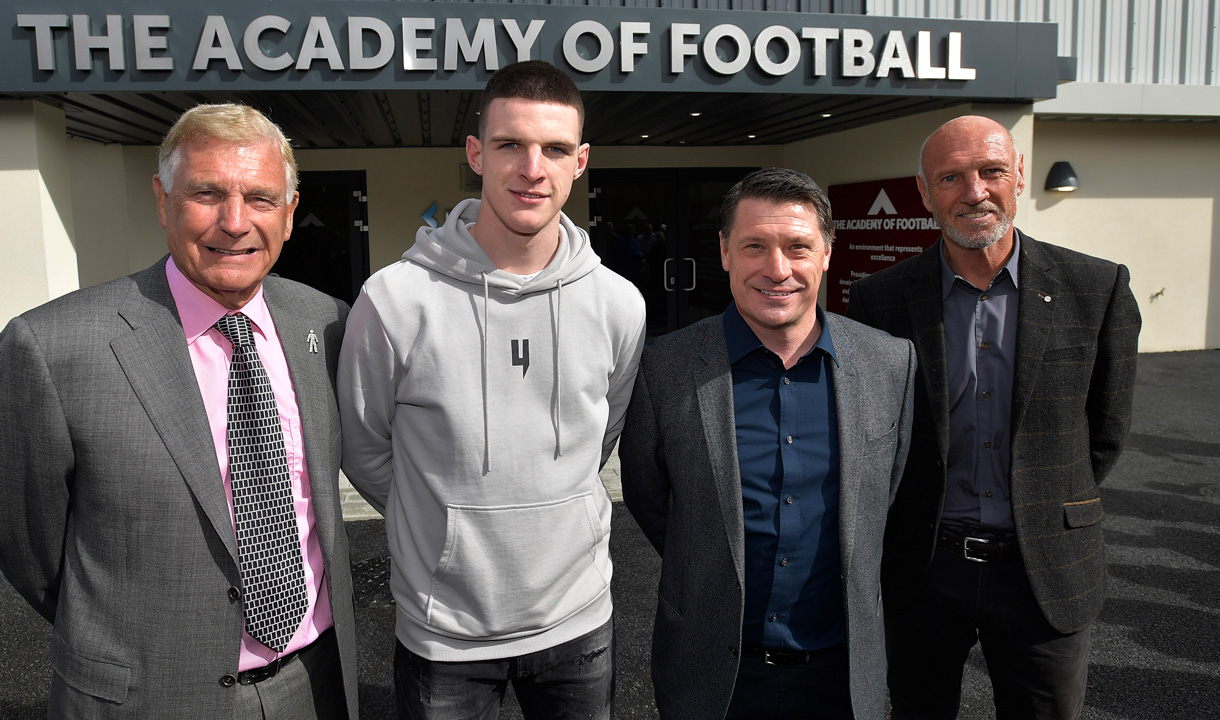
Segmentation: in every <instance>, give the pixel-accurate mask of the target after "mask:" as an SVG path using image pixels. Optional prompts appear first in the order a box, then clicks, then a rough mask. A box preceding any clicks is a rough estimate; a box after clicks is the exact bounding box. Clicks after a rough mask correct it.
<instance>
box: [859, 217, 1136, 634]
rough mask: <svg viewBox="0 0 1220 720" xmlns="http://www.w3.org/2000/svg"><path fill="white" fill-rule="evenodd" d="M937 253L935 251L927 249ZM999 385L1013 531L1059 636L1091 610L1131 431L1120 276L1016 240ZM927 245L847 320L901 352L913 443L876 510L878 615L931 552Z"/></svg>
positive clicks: (943, 442)
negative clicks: (1006, 405)
mask: <svg viewBox="0 0 1220 720" xmlns="http://www.w3.org/2000/svg"><path fill="white" fill-rule="evenodd" d="M941 242H943V240H942V241H941ZM1018 263H1019V265H1018V267H1019V273H1020V282H1021V287H1020V290H1019V295H1018V297H1019V299H1018V306H1017V307H1018V310H1017V357H1016V368H1015V369H1014V373H1013V388H1012V420H1011V422H1012V465H1011V470H1010V482H1011V486H1010V489H1011V499H1012V513H1013V521H1014V523H1015V525H1016V531H1017V540H1018V544H1019V546H1020V548H1021V557H1022V559H1023V560H1024V561H1025V571H1026V574H1027V575H1028V577H1029V582H1030V585H1031V586H1032V587H1033V590H1034V596H1035V597H1036V598H1037V599H1038V604H1039V605H1040V606H1041V608H1042V612H1043V614H1044V615H1045V616H1046V619H1047V620H1048V621H1049V622H1050V624H1051V625H1052V626H1053V627H1054V628H1055V629H1056V630H1058V631H1059V632H1064V633H1067V632H1073V631H1075V630H1079V629H1081V628H1083V627H1085V626H1086V625H1088V624H1089V623H1091V622H1092V621H1093V620H1094V619H1095V618H1096V617H1097V615H1098V613H1100V612H1101V606H1102V601H1103V600H1104V599H1105V574H1106V566H1105V556H1104V553H1103V552H1102V536H1101V521H1102V518H1103V517H1104V516H1105V514H1104V513H1103V511H1102V505H1101V496H1100V495H1099V494H1098V490H1097V485H1098V484H1099V483H1100V482H1101V481H1102V480H1103V479H1104V478H1105V476H1106V473H1108V472H1109V471H1110V469H1111V468H1112V467H1114V463H1115V462H1116V461H1117V460H1118V456H1119V453H1120V452H1121V450H1122V446H1123V442H1124V440H1125V439H1126V437H1127V430H1128V428H1129V427H1130V424H1131V399H1132V392H1133V390H1134V388H1135V357H1136V349H1137V345H1138V339H1139V330H1140V313H1139V307H1138V306H1137V305H1136V303H1135V298H1134V296H1132V294H1131V289H1130V287H1128V285H1129V282H1130V274H1129V273H1128V272H1127V268H1125V267H1123V266H1122V265H1115V264H1114V263H1112V262H1108V261H1106V260H1100V259H1098V258H1095V257H1090V256H1088V255H1082V254H1080V253H1077V252H1073V251H1071V250H1067V249H1064V248H1061V247H1056V246H1054V245H1047V244H1045V243H1040V242H1038V241H1037V240H1035V239H1033V238H1031V237H1029V236H1028V235H1025V234H1024V233H1022V234H1021V257H1020V258H1019V259H1018ZM941 292H942V291H941V282H940V243H939V242H938V243H937V244H935V245H933V246H932V247H931V248H929V249H928V250H926V251H924V252H923V253H921V254H920V255H917V256H916V257H913V258H910V259H909V260H905V261H903V262H901V263H899V264H897V265H895V266H894V267H892V268H888V269H886V270H883V271H881V272H878V273H876V274H874V275H872V276H870V277H868V278H865V279H863V280H860V281H857V282H856V283H854V284H853V285H852V287H851V301H850V303H849V305H848V309H847V313H848V315H850V316H851V317H853V318H855V319H857V320H860V321H861V322H864V323H866V324H868V325H872V326H874V327H877V328H881V329H882V330H885V331H886V332H888V333H892V334H893V335H895V336H897V337H904V338H910V339H911V340H913V341H914V342H915V351H916V353H917V354H918V355H919V378H918V381H917V383H916V389H915V421H916V422H915V438H914V441H913V443H912V450H911V456H910V458H909V459H908V462H907V467H906V474H905V476H904V478H903V481H902V489H901V490H900V491H899V493H898V498H897V499H896V500H895V502H894V507H893V509H892V510H891V511H890V522H889V527H888V528H887V530H886V539H885V565H884V567H883V569H882V580H883V583H884V586H885V594H886V598H887V601H888V602H889V603H890V605H891V609H895V610H899V609H901V608H903V607H904V606H906V605H907V604H908V603H909V602H910V600H911V598H912V597H913V596H914V594H915V592H916V591H917V590H918V589H919V588H920V587H922V584H923V580H924V576H925V573H926V571H927V569H928V566H929V565H930V564H931V562H932V554H933V552H934V551H935V549H936V531H937V530H936V529H937V527H938V525H939V524H940V513H941V509H942V508H943V506H944V499H945V478H946V464H947V462H948V453H949V391H948V382H949V381H948V377H947V375H948V370H947V369H946V368H947V362H946V359H945V324H944V313H943V302H942V298H941Z"/></svg>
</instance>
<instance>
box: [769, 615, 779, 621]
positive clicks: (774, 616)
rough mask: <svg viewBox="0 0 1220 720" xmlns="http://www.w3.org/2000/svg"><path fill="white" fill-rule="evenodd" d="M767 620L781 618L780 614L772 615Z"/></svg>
mask: <svg viewBox="0 0 1220 720" xmlns="http://www.w3.org/2000/svg"><path fill="white" fill-rule="evenodd" d="M767 620H769V621H771V622H775V621H776V620H779V615H772V616H771V617H769V618H767Z"/></svg>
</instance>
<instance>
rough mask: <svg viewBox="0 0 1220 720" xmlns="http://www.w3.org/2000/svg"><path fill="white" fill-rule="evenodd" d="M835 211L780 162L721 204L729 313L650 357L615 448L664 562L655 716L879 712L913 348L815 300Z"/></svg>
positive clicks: (674, 337)
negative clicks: (884, 606) (885, 554)
mask: <svg viewBox="0 0 1220 720" xmlns="http://www.w3.org/2000/svg"><path fill="white" fill-rule="evenodd" d="M833 239H834V224H833V220H832V218H831V213H830V203H829V201H828V200H827V198H826V195H825V193H823V192H822V190H821V188H819V187H818V186H817V185H816V184H815V183H814V182H813V181H812V180H810V179H809V178H808V177H807V176H805V175H804V174H802V173H798V172H795V171H792V170H782V169H770V170H760V171H758V172H756V173H752V174H750V175H748V176H746V178H745V179H743V180H742V181H741V182H740V183H738V184H737V185H736V186H735V187H734V188H733V189H732V190H730V192H729V194H728V196H727V197H726V198H725V201H724V208H723V230H722V231H721V235H720V250H721V261H722V264H723V266H724V268H725V270H727V271H728V273H729V284H730V288H731V291H732V295H733V304H732V305H730V306H729V308H728V310H727V311H726V312H725V313H724V314H723V315H721V316H717V317H713V318H708V319H706V320H703V321H701V322H699V323H696V324H694V325H691V326H690V327H688V328H685V329H683V330H679V331H677V332H674V333H671V334H669V335H666V336H664V337H662V338H660V339H658V340H657V341H655V342H654V343H653V344H652V345H650V346H649V347H648V348H646V349H645V351H644V356H643V359H642V361H641V365H640V371H639V375H638V378H637V380H636V385H635V390H634V395H633V397H632V400H631V405H630V407H629V408H628V411H627V422H626V427H625V428H624V430H623V435H622V440H621V443H622V444H621V447H620V451H619V455H620V458H621V461H622V476H623V497H624V500H625V501H626V504H627V508H628V509H629V510H630V511H631V513H632V515H633V516H635V519H636V521H637V522H638V523H639V524H640V527H641V528H642V529H643V531H644V533H645V535H647V537H648V539H649V540H650V541H651V542H652V544H653V546H654V547H655V548H656V549H657V552H659V553H660V554H661V557H662V567H661V583H660V587H659V591H658V595H659V599H658V604H657V617H656V625H655V628H654V632H653V655H652V676H653V684H654V687H655V691H656V700H657V707H658V708H659V710H660V712H661V717H662V718H664V719H665V720H670V719H671V718H690V719H692V720H695V719H705V718H706V719H716V720H719V719H720V718H726V717H727V718H763V717H765V718H774V719H778V720H784V719H785V718H807V717H811V715H810V711H811V709H813V710H816V711H817V713H818V714H817V715H816V717H819V718H853V717H854V718H856V719H857V720H867V719H870V718H872V719H876V720H880V718H882V717H883V715H884V706H885V688H884V682H883V679H884V678H883V672H884V667H885V647H884V642H883V634H884V633H883V628H882V616H881V586H880V569H881V543H882V537H883V532H884V529H885V518H886V512H887V510H888V509H889V506H890V502H891V500H892V499H893V497H894V492H895V491H896V490H897V488H898V480H899V478H900V477H901V475H902V467H903V462H904V461H905V459H906V455H907V451H908V449H909V435H910V430H911V417H912V404H911V396H912V385H913V382H914V377H915V356H914V350H913V349H912V347H911V344H910V343H909V342H908V341H905V340H897V339H895V338H892V337H890V336H888V335H885V334H884V333H880V332H877V331H876V330H873V329H871V328H867V327H865V326H863V325H860V324H858V323H855V322H852V321H850V320H847V319H845V318H842V317H839V316H837V315H833V314H831V313H827V312H823V310H822V309H821V308H820V307H818V306H817V294H818V287H819V285H820V283H821V279H822V274H823V273H824V272H825V271H826V269H827V267H829V262H830V252H831V242H832V241H833Z"/></svg>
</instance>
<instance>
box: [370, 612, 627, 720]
mask: <svg viewBox="0 0 1220 720" xmlns="http://www.w3.org/2000/svg"><path fill="white" fill-rule="evenodd" d="M509 681H512V683H513V692H514V693H515V694H516V696H517V702H519V703H520V704H521V711H522V713H523V714H524V715H525V717H526V718H527V720H569V719H575V718H587V719H588V720H609V718H610V704H611V700H612V698H613V696H614V624H613V621H610V622H607V623H606V624H605V625H603V626H601V627H600V628H598V629H597V630H594V631H593V632H591V633H588V634H586V635H583V636H581V637H578V638H576V639H575V640H571V641H569V642H566V643H563V644H561V645H556V646H555V647H553V648H549V649H547V650H540V651H538V652H535V653H529V654H528V655H520V656H518V657H513V658H504V659H502V660H484V661H478V662H434V661H432V660H425V659H424V658H422V657H420V656H418V655H416V654H415V653H413V652H411V651H410V650H408V649H407V648H405V647H403V645H402V643H397V647H396V649H395V651H394V695H395V699H396V703H397V707H398V717H399V719H400V720H484V719H486V720H494V718H497V717H499V715H500V703H502V702H503V701H504V693H505V691H506V690H507V689H508V683H509Z"/></svg>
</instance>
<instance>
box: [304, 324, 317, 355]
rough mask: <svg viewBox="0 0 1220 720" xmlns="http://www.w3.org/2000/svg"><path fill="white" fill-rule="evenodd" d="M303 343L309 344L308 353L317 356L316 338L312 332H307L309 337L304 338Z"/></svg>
mask: <svg viewBox="0 0 1220 720" xmlns="http://www.w3.org/2000/svg"><path fill="white" fill-rule="evenodd" d="M305 342H307V343H309V352H311V353H313V354H314V355H317V354H318V336H317V335H315V334H314V331H313V330H310V331H309V335H308V336H307V337H306V338H305Z"/></svg>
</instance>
